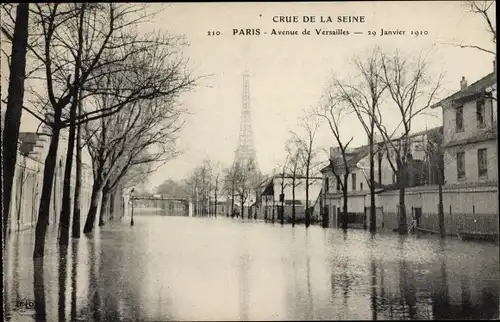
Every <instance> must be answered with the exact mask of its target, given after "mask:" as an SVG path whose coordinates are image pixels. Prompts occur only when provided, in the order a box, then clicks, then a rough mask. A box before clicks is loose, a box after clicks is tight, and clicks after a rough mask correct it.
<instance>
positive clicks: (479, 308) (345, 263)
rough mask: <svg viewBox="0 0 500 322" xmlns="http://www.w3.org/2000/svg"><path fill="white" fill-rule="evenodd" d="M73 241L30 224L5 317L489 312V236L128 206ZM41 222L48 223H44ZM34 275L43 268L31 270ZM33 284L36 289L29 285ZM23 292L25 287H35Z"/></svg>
mask: <svg viewBox="0 0 500 322" xmlns="http://www.w3.org/2000/svg"><path fill="white" fill-rule="evenodd" d="M134 220H135V225H134V226H133V227H130V224H129V221H128V220H127V218H125V219H124V221H123V222H120V223H114V224H109V225H108V226H105V227H103V228H102V229H100V230H99V229H98V230H97V231H96V232H95V234H94V235H93V236H92V237H91V238H87V237H83V238H81V240H79V241H76V242H75V241H74V242H73V244H72V247H70V249H69V250H68V251H67V254H64V253H61V252H59V250H58V246H57V231H53V230H49V233H48V239H47V248H46V256H45V259H44V264H43V267H42V266H41V265H40V263H33V260H32V259H31V255H32V251H33V240H34V230H27V231H23V232H20V233H13V234H12V235H11V238H10V240H9V244H8V250H7V255H6V256H7V258H5V259H4V265H5V266H4V274H5V275H4V278H5V281H4V283H6V284H4V285H5V291H6V292H7V295H6V296H7V299H6V309H7V314H8V316H9V318H10V319H11V320H12V321H32V320H34V319H35V317H38V318H39V319H44V318H45V319H46V320H48V321H56V320H79V321H113V320H124V321H125V320H146V321H166V320H219V321H220V320H304V319H444V318H446V319H450V318H451V319H463V318H477V319H493V318H495V319H496V318H498V315H499V313H498V312H499V311H498V305H499V252H498V246H496V245H493V244H484V243H473V242H468V243H466V242H461V241H458V240H454V239H448V240H445V241H440V240H439V239H437V238H435V237H420V238H419V237H416V236H409V237H399V236H398V235H396V234H377V235H375V236H374V237H372V236H371V235H370V234H369V233H367V232H365V231H362V230H349V231H348V232H347V234H346V235H344V233H343V232H342V231H341V230H337V229H322V228H321V227H318V226H311V227H310V228H309V229H308V230H306V229H305V227H304V226H296V227H295V228H292V227H291V226H290V225H285V226H283V227H282V226H281V225H279V224H276V223H275V224H270V223H263V222H248V221H247V220H246V219H245V220H244V221H242V220H241V219H229V218H189V217H165V216H155V215H138V216H136V217H134ZM51 229H52V227H51ZM42 272H43V273H42ZM34 286H36V287H35V288H34ZM34 289H36V290H37V291H36V292H35V291H34Z"/></svg>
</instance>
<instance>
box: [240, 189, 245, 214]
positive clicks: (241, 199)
mask: <svg viewBox="0 0 500 322" xmlns="http://www.w3.org/2000/svg"><path fill="white" fill-rule="evenodd" d="M240 202H241V211H240V216H241V220H243V219H245V213H244V211H245V208H243V194H241V195H240Z"/></svg>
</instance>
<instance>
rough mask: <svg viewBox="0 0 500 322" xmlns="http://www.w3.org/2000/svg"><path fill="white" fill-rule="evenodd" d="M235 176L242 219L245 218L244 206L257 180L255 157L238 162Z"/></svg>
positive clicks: (235, 167)
mask: <svg viewBox="0 0 500 322" xmlns="http://www.w3.org/2000/svg"><path fill="white" fill-rule="evenodd" d="M233 171H234V173H233V175H234V177H235V179H236V180H235V181H234V183H235V192H236V195H237V196H238V197H239V199H240V203H241V205H240V209H241V214H240V215H241V219H242V220H243V219H244V209H245V208H244V206H245V203H246V202H247V200H248V198H249V197H250V195H251V193H252V187H253V186H254V184H255V182H256V179H257V177H256V171H255V163H254V160H253V159H250V160H248V162H243V163H239V162H236V163H235V165H234V170H233Z"/></svg>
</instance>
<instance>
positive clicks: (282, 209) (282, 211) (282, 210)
mask: <svg viewBox="0 0 500 322" xmlns="http://www.w3.org/2000/svg"><path fill="white" fill-rule="evenodd" d="M287 165H288V155H287V156H286V159H285V162H283V165H282V166H281V168H282V169H281V174H280V177H281V182H280V187H281V192H280V203H281V207H280V211H279V213H278V216H279V218H280V222H281V224H282V225H283V224H284V223H285V187H286V186H288V183H287V182H285V179H286V178H287V177H286V167H287Z"/></svg>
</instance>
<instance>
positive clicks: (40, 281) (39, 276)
mask: <svg viewBox="0 0 500 322" xmlns="http://www.w3.org/2000/svg"><path fill="white" fill-rule="evenodd" d="M43 275H44V271H43V259H40V258H37V259H33V290H34V294H35V319H36V321H46V320H47V311H46V308H45V284H44V278H43Z"/></svg>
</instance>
